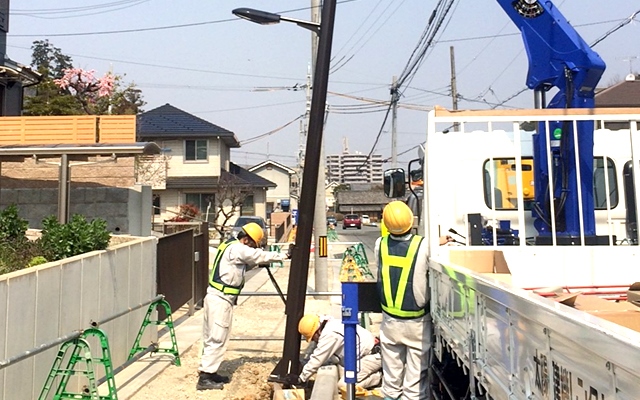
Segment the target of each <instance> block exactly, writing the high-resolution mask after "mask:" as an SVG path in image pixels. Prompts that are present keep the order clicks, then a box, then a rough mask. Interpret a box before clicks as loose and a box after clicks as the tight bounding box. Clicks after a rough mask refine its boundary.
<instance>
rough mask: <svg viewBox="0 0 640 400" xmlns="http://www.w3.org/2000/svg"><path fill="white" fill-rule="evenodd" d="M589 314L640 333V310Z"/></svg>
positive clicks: (591, 312)
mask: <svg viewBox="0 0 640 400" xmlns="http://www.w3.org/2000/svg"><path fill="white" fill-rule="evenodd" d="M589 314H592V315H595V316H596V317H599V318H602V319H606V320H607V321H610V322H613V323H616V324H618V325H621V326H624V327H626V328H629V329H633V330H634V331H636V332H640V310H638V311H636V310H627V311H590V312H589Z"/></svg>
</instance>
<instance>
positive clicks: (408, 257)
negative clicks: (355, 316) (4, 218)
mask: <svg viewBox="0 0 640 400" xmlns="http://www.w3.org/2000/svg"><path fill="white" fill-rule="evenodd" d="M422 239H423V238H422V236H418V235H414V236H413V237H412V238H411V240H408V241H398V240H394V239H393V238H390V237H389V236H388V235H387V236H385V237H383V238H382V240H381V241H380V249H379V252H378V253H379V254H380V260H379V263H380V269H379V270H378V292H379V294H380V304H381V306H382V311H384V312H385V313H386V314H389V315H391V316H392V317H396V318H403V319H410V318H418V317H421V316H423V315H425V314H426V307H419V306H418V305H417V303H416V299H415V296H414V295H413V273H414V271H415V268H414V267H415V264H416V258H417V255H418V248H419V247H420V243H421V242H422ZM390 241H393V243H392V244H393V247H392V249H391V253H392V254H390V247H389V244H390V243H389V242H390Z"/></svg>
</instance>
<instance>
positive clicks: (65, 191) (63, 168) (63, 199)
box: [58, 154, 71, 224]
mask: <svg viewBox="0 0 640 400" xmlns="http://www.w3.org/2000/svg"><path fill="white" fill-rule="evenodd" d="M70 172H71V170H70V167H69V156H68V155H67V154H62V156H61V157H60V177H59V180H58V222H59V223H61V224H66V223H67V222H69V192H70V188H71V177H70V175H71V174H70Z"/></svg>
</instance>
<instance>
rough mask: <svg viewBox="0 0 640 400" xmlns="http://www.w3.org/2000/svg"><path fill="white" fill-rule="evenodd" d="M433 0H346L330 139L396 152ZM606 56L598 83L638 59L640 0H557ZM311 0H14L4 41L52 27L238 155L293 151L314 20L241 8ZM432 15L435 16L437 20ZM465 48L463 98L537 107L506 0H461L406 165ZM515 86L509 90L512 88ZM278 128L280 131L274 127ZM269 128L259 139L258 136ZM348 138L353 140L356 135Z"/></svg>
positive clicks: (14, 52) (427, 79) (294, 10)
mask: <svg viewBox="0 0 640 400" xmlns="http://www.w3.org/2000/svg"><path fill="white" fill-rule="evenodd" d="M437 3H438V2H436V1H432V0H427V1H425V0H338V5H337V11H336V20H335V29H334V35H333V50H332V68H331V74H330V76H329V89H328V90H329V95H328V97H327V103H328V110H329V112H328V115H327V119H326V125H325V133H324V140H325V152H326V154H334V153H339V152H341V151H342V149H343V146H344V145H345V144H346V142H348V149H349V151H351V152H361V153H364V154H368V153H369V152H370V151H371V150H372V148H373V146H374V142H375V139H376V137H377V136H378V134H379V132H381V133H380V137H379V141H378V143H377V145H376V147H375V153H379V154H382V156H383V157H384V158H387V157H390V155H391V133H390V132H391V123H390V118H388V119H387V121H386V123H384V124H383V122H384V120H385V114H386V111H387V108H388V107H387V106H386V105H384V104H382V105H381V104H379V103H378V104H377V103H375V102H376V101H378V102H385V101H388V100H389V98H390V94H389V89H390V85H391V82H392V80H393V78H394V76H402V72H403V71H404V70H405V67H406V66H407V65H408V63H409V60H410V59H411V55H412V52H413V51H414V50H415V48H416V46H417V44H418V42H419V39H420V37H421V35H422V34H423V32H424V31H425V29H426V28H427V25H428V21H429V17H430V16H431V14H432V12H433V10H434V9H435V8H436V5H437ZM554 4H555V5H556V6H557V8H558V9H559V10H560V11H561V12H562V14H563V15H564V16H565V17H566V18H567V19H568V20H569V22H570V23H571V24H572V25H573V26H574V28H575V29H576V30H577V31H578V33H579V34H580V35H581V36H582V37H583V38H584V40H585V41H586V42H587V43H589V44H591V43H594V42H595V41H596V40H598V39H600V38H602V37H603V36H606V37H605V38H604V39H603V40H602V41H601V42H600V43H598V44H597V45H596V46H594V48H593V49H594V50H595V51H596V52H598V53H599V54H600V56H601V57H602V58H603V59H604V61H605V63H606V64H607V69H606V71H605V72H604V75H603V77H602V79H601V81H600V86H604V87H606V86H609V85H611V84H612V83H614V82H616V81H619V80H622V79H624V78H625V76H626V75H628V74H629V73H630V72H636V73H638V72H640V45H639V44H638V43H640V23H639V21H640V14H639V15H638V16H636V17H635V20H632V21H631V23H629V24H626V25H624V26H623V27H621V28H620V29H619V30H617V31H615V32H613V33H610V34H608V35H607V32H609V31H611V30H614V29H615V28H616V27H618V26H619V25H620V24H621V23H623V22H624V21H625V20H628V19H629V18H630V17H631V16H632V15H633V14H634V13H635V12H637V11H639V10H640V3H639V2H638V0H609V1H603V0H554ZM310 5H311V1H310V0H280V1H277V2H276V1H265V0H218V1H206V0H180V1H176V0H65V1H63V2H51V1H48V0H11V3H10V7H11V11H10V18H9V34H8V38H7V54H8V56H9V57H10V58H11V59H12V60H14V61H17V62H19V63H22V64H29V63H30V62H31V45H32V43H33V42H34V41H36V40H44V39H48V40H49V41H50V42H51V43H52V44H53V45H54V46H56V47H58V48H60V49H61V50H62V52H63V53H64V54H67V55H70V56H71V57H72V59H73V63H74V66H76V67H82V68H85V69H94V70H96V72H97V73H98V74H100V75H101V74H103V73H105V72H107V71H113V72H114V73H115V74H120V75H124V76H125V81H126V82H133V83H135V84H136V85H137V86H138V87H139V88H140V89H141V90H142V93H143V97H144V100H145V101H146V102H147V104H146V105H145V106H144V107H143V109H144V110H147V111H148V110H151V109H153V108H156V107H159V106H161V105H164V104H167V103H169V104H171V105H173V106H175V107H178V108H180V109H182V110H184V111H186V112H188V113H191V114H193V115H196V116H198V117H200V118H203V119H205V120H207V121H209V122H211V123H214V124H216V125H218V126H221V127H223V128H225V129H227V130H230V131H232V132H234V133H235V134H236V136H237V137H238V139H239V140H240V141H241V143H242V142H243V141H248V143H244V144H243V145H242V147H241V148H239V149H234V150H233V151H232V160H233V161H234V162H236V163H238V164H241V165H255V164H258V163H260V162H262V161H264V160H265V159H267V158H270V159H272V160H275V161H278V162H281V163H283V164H286V165H289V166H295V165H296V162H297V161H296V156H297V154H298V150H299V148H300V119H299V117H300V116H301V115H302V114H303V113H304V111H305V107H306V93H305V90H304V89H301V87H303V86H304V85H305V84H306V82H307V72H308V70H309V65H310V62H311V36H312V33H311V32H310V31H308V30H305V29H302V28H300V27H298V26H296V25H295V24H292V23H284V22H283V23H281V24H279V25H273V26H261V25H258V24H254V23H251V22H248V21H245V20H242V19H239V18H237V17H235V16H234V15H233V14H232V13H231V11H232V10H233V9H235V8H239V7H249V8H255V9H260V10H265V11H271V12H275V13H280V14H282V15H283V16H287V17H290V18H297V19H301V20H309V19H310V18H311V11H310ZM433 28H434V26H433V25H432V27H431V29H433ZM451 47H453V49H454V53H455V66H456V86H457V91H458V94H459V96H460V100H459V102H458V108H460V109H483V108H491V107H495V106H496V105H497V104H501V105H500V106H499V107H498V108H527V107H529V108H530V107H532V106H533V94H532V93H531V91H528V90H527V91H525V92H523V93H522V94H520V95H518V96H515V97H513V98H511V97H512V96H513V95H514V94H516V93H518V92H519V91H521V90H522V89H523V88H525V79H526V73H527V68H528V62H527V57H526V53H525V51H524V46H523V43H522V39H521V37H520V36H519V33H518V30H517V29H516V27H515V25H513V24H512V22H511V20H510V19H509V18H508V17H507V15H506V14H505V13H504V11H503V10H502V8H501V7H500V6H499V4H498V2H497V1H495V0H457V1H455V2H454V3H453V6H452V7H451V8H450V9H449V11H448V13H446V15H445V18H444V20H443V23H442V24H441V25H440V27H439V29H438V30H437V31H436V33H435V37H434V40H433V42H432V46H431V47H430V48H429V49H428V51H427V52H426V55H425V58H424V59H423V61H422V62H421V63H420V64H419V68H417V70H416V72H415V75H414V76H413V78H412V79H411V80H407V81H405V84H404V85H403V87H402V88H401V89H402V97H401V99H400V107H399V110H398V118H397V132H398V153H399V157H398V160H399V163H400V165H403V164H406V162H408V161H409V160H410V159H412V158H415V157H416V151H415V149H413V148H414V146H416V145H417V144H419V143H421V142H423V141H424V138H425V132H426V124H427V112H428V110H429V109H431V108H433V107H434V106H436V105H439V106H444V107H448V108H450V107H451V105H452V99H451V96H450V93H451V91H450V89H451V86H450V84H451V63H450V48H451ZM510 98H511V99H510ZM271 132H272V133H271ZM269 133H271V134H269ZM256 136H262V138H261V139H259V140H249V139H252V138H255V137H256ZM345 138H346V140H345Z"/></svg>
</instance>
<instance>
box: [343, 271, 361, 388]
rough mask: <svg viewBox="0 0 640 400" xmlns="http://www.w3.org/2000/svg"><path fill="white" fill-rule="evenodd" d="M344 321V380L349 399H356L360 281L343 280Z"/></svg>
mask: <svg viewBox="0 0 640 400" xmlns="http://www.w3.org/2000/svg"><path fill="white" fill-rule="evenodd" d="M342 323H343V324H344V381H345V383H346V384H347V400H355V398H356V383H357V382H358V380H357V374H358V369H357V368H358V365H357V350H358V349H357V346H358V343H357V337H356V329H357V327H358V323H359V321H358V283H356V282H342Z"/></svg>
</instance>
